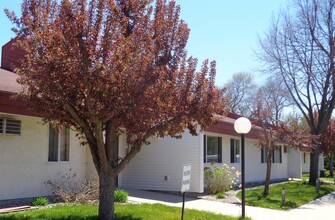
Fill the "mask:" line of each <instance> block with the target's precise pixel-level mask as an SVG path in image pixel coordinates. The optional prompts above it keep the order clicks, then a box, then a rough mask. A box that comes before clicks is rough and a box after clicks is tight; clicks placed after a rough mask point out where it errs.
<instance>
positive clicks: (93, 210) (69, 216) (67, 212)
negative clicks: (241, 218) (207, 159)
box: [0, 204, 238, 220]
mask: <svg viewBox="0 0 335 220" xmlns="http://www.w3.org/2000/svg"><path fill="white" fill-rule="evenodd" d="M97 213H98V207H97V206H89V205H78V206H72V205H70V206H54V207H52V208H40V209H37V210H30V211H24V212H17V213H11V214H5V215H4V214H3V215H1V214H0V219H1V220H2V219H3V220H32V219H34V220H35V219H36V220H38V219H51V220H84V219H85V220H93V219H97ZM115 217H116V218H115V219H117V220H144V219H145V220H147V219H148V220H156V219H171V220H172V219H173V220H174V219H180V218H181V208H177V207H170V206H165V205H161V204H116V205H115ZM184 219H185V220H186V219H192V220H193V219H196V220H202V219H203V220H205V219H206V220H207V219H213V220H215V219H218V220H219V219H220V220H221V219H227V220H228V219H229V220H237V219H238V218H236V217H230V216H224V215H218V214H213V213H209V212H203V211H198V210H190V209H185V212H184Z"/></svg>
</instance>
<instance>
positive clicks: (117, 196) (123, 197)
mask: <svg viewBox="0 0 335 220" xmlns="http://www.w3.org/2000/svg"><path fill="white" fill-rule="evenodd" d="M127 200H128V193H127V192H126V191H124V190H122V189H117V190H115V191H114V201H115V202H120V203H125V202H127Z"/></svg>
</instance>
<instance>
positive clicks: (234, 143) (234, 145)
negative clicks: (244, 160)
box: [230, 139, 241, 163]
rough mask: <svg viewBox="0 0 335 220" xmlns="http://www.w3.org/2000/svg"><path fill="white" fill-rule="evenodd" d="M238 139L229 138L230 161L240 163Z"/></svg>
mask: <svg viewBox="0 0 335 220" xmlns="http://www.w3.org/2000/svg"><path fill="white" fill-rule="evenodd" d="M240 155H241V154H240V140H236V139H230V163H240Z"/></svg>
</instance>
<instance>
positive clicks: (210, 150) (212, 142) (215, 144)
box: [204, 135, 222, 163]
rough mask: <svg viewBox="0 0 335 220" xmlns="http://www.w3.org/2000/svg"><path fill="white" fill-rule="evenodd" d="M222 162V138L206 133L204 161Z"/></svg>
mask: <svg viewBox="0 0 335 220" xmlns="http://www.w3.org/2000/svg"><path fill="white" fill-rule="evenodd" d="M211 162H217V163H222V138H221V137H214V136H206V135H204V163H211Z"/></svg>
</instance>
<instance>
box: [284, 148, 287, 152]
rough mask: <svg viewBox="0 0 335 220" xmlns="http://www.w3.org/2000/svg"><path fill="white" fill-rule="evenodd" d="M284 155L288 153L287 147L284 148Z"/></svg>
mask: <svg viewBox="0 0 335 220" xmlns="http://www.w3.org/2000/svg"><path fill="white" fill-rule="evenodd" d="M284 153H285V154H286V153H287V146H284Z"/></svg>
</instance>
